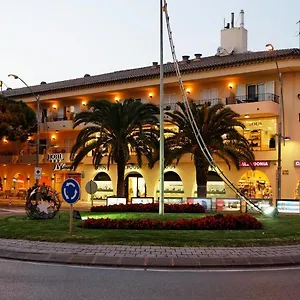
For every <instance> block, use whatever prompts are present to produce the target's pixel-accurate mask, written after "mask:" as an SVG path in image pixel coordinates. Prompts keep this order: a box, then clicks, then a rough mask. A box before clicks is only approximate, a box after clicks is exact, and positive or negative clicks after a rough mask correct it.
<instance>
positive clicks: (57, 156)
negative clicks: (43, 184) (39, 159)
mask: <svg viewBox="0 0 300 300" xmlns="http://www.w3.org/2000/svg"><path fill="white" fill-rule="evenodd" d="M48 160H49V161H50V162H52V163H56V164H55V165H54V168H53V171H62V170H72V167H71V166H70V165H66V164H65V163H63V162H62V161H63V160H64V156H63V154H62V153H50V154H48Z"/></svg>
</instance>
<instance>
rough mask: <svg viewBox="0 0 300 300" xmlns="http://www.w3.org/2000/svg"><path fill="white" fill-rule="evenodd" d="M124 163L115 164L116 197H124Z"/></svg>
mask: <svg viewBox="0 0 300 300" xmlns="http://www.w3.org/2000/svg"><path fill="white" fill-rule="evenodd" d="M125 165H126V164H125V161H119V162H117V197H120V198H123V197H125V178H124V177H125Z"/></svg>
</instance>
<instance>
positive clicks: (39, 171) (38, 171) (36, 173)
mask: <svg viewBox="0 0 300 300" xmlns="http://www.w3.org/2000/svg"><path fill="white" fill-rule="evenodd" d="M41 177H42V168H39V167H35V168H34V178H35V179H41Z"/></svg>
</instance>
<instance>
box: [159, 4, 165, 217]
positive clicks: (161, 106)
mask: <svg viewBox="0 0 300 300" xmlns="http://www.w3.org/2000/svg"><path fill="white" fill-rule="evenodd" d="M163 45H164V44H163V0H160V85H159V92H160V93H159V94H160V96H159V109H160V113H159V178H160V180H159V214H160V215H163V214H164V169H165V167H164V61H163V60H164V54H163V50H164V47H163Z"/></svg>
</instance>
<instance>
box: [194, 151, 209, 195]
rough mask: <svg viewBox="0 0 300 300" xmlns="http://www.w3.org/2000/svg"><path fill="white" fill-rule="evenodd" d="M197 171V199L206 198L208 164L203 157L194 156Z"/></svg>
mask: <svg viewBox="0 0 300 300" xmlns="http://www.w3.org/2000/svg"><path fill="white" fill-rule="evenodd" d="M194 164H195V169H196V183H197V198H206V189H207V175H208V162H207V161H206V159H205V157H203V155H199V154H194Z"/></svg>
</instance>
